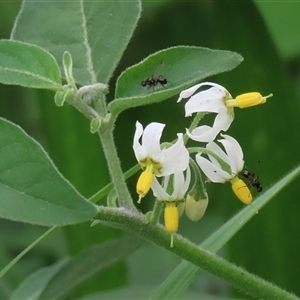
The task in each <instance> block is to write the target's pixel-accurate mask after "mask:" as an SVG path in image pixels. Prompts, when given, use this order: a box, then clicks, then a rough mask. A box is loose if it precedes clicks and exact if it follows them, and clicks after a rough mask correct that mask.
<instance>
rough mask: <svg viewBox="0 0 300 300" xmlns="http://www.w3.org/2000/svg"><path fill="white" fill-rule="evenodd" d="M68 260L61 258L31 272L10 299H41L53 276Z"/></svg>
mask: <svg viewBox="0 0 300 300" xmlns="http://www.w3.org/2000/svg"><path fill="white" fill-rule="evenodd" d="M67 262H68V259H64V260H61V261H59V262H57V263H56V264H54V265H52V266H49V267H45V268H41V269H39V270H37V271H36V272H34V273H33V274H30V275H29V276H28V277H26V279H25V280H24V281H23V282H22V283H21V284H20V285H19V286H18V288H17V289H16V290H15V291H14V292H13V294H12V295H11V297H10V299H11V300H14V299H15V300H18V299H39V297H40V295H41V293H42V292H43V291H44V290H45V288H46V286H47V284H48V282H49V281H50V280H51V278H52V277H53V276H54V275H55V274H56V273H57V272H58V271H59V270H60V269H61V268H63V266H64V265H66V263H67Z"/></svg>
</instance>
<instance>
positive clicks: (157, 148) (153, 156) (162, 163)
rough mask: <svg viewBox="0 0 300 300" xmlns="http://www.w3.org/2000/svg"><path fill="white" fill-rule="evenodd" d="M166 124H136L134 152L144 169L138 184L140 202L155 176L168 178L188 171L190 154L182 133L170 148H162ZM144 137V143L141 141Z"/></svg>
mask: <svg viewBox="0 0 300 300" xmlns="http://www.w3.org/2000/svg"><path fill="white" fill-rule="evenodd" d="M164 127H165V124H161V123H156V122H153V123H150V124H149V125H148V126H146V128H145V129H143V126H142V125H141V124H140V123H139V122H136V131H135V134H134V139H133V150H134V153H135V157H136V159H137V161H138V162H139V164H140V166H141V167H142V168H143V169H144V171H143V173H142V174H141V176H140V178H139V180H138V183H137V193H138V194H139V195H140V198H139V202H140V200H141V198H142V197H144V196H145V195H146V194H147V193H148V191H149V189H150V187H151V184H152V182H153V178H154V175H155V176H158V177H160V176H167V175H171V174H174V173H176V172H182V171H184V170H186V168H187V167H188V163H189V152H188V150H187V149H186V148H185V146H184V142H183V136H182V133H178V134H177V137H178V140H177V142H176V143H175V144H173V145H172V146H170V147H168V148H162V147H161V145H160V139H161V135H162V131H163V129H164ZM141 137H142V143H141V144H140V142H139V140H140V138H141Z"/></svg>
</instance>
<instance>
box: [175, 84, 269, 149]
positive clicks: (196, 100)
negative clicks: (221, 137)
mask: <svg viewBox="0 0 300 300" xmlns="http://www.w3.org/2000/svg"><path fill="white" fill-rule="evenodd" d="M203 86H211V88H209V89H208V90H204V91H200V92H198V93H196V94H195V92H196V91H197V90H198V89H199V88H200V87H203ZM271 96H272V94H270V95H268V96H266V97H263V96H262V95H261V94H259V93H257V92H252V93H246V94H242V95H239V96H237V97H236V98H235V99H232V96H231V95H230V93H229V92H228V91H227V90H226V89H225V88H224V87H223V86H221V85H219V84H216V83H212V82H203V83H199V84H196V85H194V86H192V87H191V88H189V89H187V90H184V91H182V92H181V93H180V95H179V99H178V101H177V102H179V101H181V100H182V99H184V98H190V99H189V100H188V101H187V103H186V104H185V116H186V117H187V116H191V115H192V114H193V113H199V112H203V113H215V114H216V117H215V120H214V123H213V126H208V125H202V126H199V127H196V128H195V129H194V130H192V132H190V131H189V130H187V135H188V136H189V137H190V138H191V139H193V140H195V141H198V142H206V143H209V142H211V141H213V140H214V139H215V138H216V136H217V135H218V133H219V132H220V131H226V130H228V128H229V126H230V124H231V123H232V121H233V119H234V112H233V107H240V108H245V107H251V106H254V105H258V104H263V103H265V102H266V99H267V98H268V97H271Z"/></svg>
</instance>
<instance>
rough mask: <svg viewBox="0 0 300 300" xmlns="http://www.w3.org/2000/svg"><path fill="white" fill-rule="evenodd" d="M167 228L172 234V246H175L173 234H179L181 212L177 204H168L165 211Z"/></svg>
mask: <svg viewBox="0 0 300 300" xmlns="http://www.w3.org/2000/svg"><path fill="white" fill-rule="evenodd" d="M164 219H165V227H166V230H167V231H169V232H170V233H171V244H170V247H171V248H172V247H173V246H174V244H173V233H175V232H177V230H178V225H179V212H178V208H177V206H176V203H175V202H167V203H166V207H165V211H164Z"/></svg>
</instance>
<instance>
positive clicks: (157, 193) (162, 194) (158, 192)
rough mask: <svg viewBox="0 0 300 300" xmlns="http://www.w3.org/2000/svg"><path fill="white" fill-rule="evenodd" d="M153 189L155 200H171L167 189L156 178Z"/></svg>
mask: <svg viewBox="0 0 300 300" xmlns="http://www.w3.org/2000/svg"><path fill="white" fill-rule="evenodd" d="M151 189H152V191H153V195H154V197H155V198H157V199H158V200H161V201H168V200H170V198H171V197H170V195H169V194H168V193H167V192H166V191H165V189H164V188H163V187H162V186H161V185H160V183H159V182H158V180H157V179H156V177H154V180H153V182H152V185H151Z"/></svg>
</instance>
